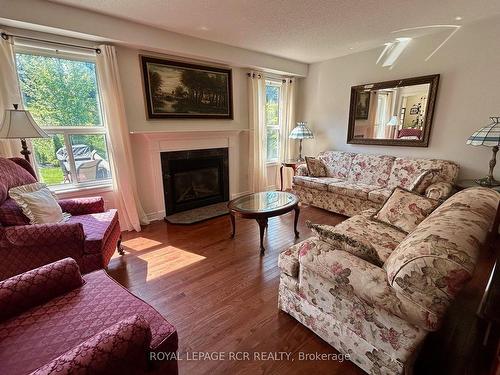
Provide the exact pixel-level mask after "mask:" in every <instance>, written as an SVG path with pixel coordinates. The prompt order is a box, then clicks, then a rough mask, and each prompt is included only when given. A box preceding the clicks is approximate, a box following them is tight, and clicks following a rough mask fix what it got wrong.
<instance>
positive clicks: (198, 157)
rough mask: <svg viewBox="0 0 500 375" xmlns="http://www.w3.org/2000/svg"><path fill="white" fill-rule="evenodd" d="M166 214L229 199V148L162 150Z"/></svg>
mask: <svg viewBox="0 0 500 375" xmlns="http://www.w3.org/2000/svg"><path fill="white" fill-rule="evenodd" d="M161 168H162V174H163V190H164V194H165V212H166V214H167V215H170V214H173V213H175V212H181V211H185V210H190V209H193V208H197V207H203V206H208V205H210V204H214V203H219V202H225V201H228V200H229V164H228V149H227V148H214V149H205V150H188V151H171V152H162V153H161Z"/></svg>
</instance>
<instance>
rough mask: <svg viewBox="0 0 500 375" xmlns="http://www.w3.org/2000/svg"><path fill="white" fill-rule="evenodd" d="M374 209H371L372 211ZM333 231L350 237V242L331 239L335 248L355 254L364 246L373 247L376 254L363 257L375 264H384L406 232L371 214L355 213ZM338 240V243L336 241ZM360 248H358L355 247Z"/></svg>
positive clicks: (344, 236)
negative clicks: (382, 221) (379, 220)
mask: <svg viewBox="0 0 500 375" xmlns="http://www.w3.org/2000/svg"><path fill="white" fill-rule="evenodd" d="M371 212H373V211H369V212H368V213H371ZM333 231H334V232H335V233H337V234H338V235H339V236H342V238H350V239H352V240H354V241H352V242H351V243H349V242H348V241H345V240H344V241H343V240H340V239H339V240H338V241H334V240H330V243H331V244H332V245H333V246H334V248H336V249H339V250H344V251H347V252H350V253H351V254H355V252H357V251H361V252H362V251H363V248H362V246H360V245H363V246H364V247H369V248H373V249H374V250H375V254H374V256H369V257H361V258H362V259H365V260H367V261H369V262H371V263H373V264H375V265H379V266H382V265H383V264H384V262H385V261H386V260H387V258H388V257H389V255H390V254H391V253H392V252H393V251H394V249H395V248H396V247H397V246H398V245H399V244H400V243H401V241H403V240H404V239H405V237H406V234H405V233H403V232H402V231H400V230H397V229H395V228H393V227H391V226H389V225H386V224H384V223H381V222H378V221H375V220H373V219H372V218H371V217H370V215H368V214H367V215H364V214H363V215H355V216H353V217H351V218H349V219H347V220H344V221H343V222H341V223H340V224H337V225H336V226H335V227H333ZM335 242H337V243H335ZM353 247H354V248H356V247H357V248H358V249H356V250H354V249H353Z"/></svg>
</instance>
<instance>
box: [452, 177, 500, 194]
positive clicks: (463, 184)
mask: <svg viewBox="0 0 500 375" xmlns="http://www.w3.org/2000/svg"><path fill="white" fill-rule="evenodd" d="M481 186H482V185H479V184H478V183H477V182H476V181H475V180H459V181H457V182H455V189H457V190H459V191H460V190H464V189H467V188H470V187H481ZM482 187H487V188H488V189H493V190H496V191H498V192H500V186H482Z"/></svg>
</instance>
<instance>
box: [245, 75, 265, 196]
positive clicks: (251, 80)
mask: <svg viewBox="0 0 500 375" xmlns="http://www.w3.org/2000/svg"><path fill="white" fill-rule="evenodd" d="M248 98H249V105H248V111H249V121H250V145H249V159H248V161H249V162H248V166H249V170H248V180H249V186H250V190H251V191H253V192H258V191H264V190H265V189H266V187H267V164H266V159H267V133H266V124H265V104H266V80H265V78H264V75H263V74H260V73H255V72H250V73H248Z"/></svg>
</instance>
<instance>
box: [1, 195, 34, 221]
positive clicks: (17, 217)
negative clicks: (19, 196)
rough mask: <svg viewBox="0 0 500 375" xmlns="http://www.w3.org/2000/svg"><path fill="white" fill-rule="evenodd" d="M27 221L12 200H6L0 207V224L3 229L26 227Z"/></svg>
mask: <svg viewBox="0 0 500 375" xmlns="http://www.w3.org/2000/svg"><path fill="white" fill-rule="evenodd" d="M29 223H30V221H29V219H28V218H27V217H26V216H25V215H24V214H23V211H22V210H21V207H19V205H18V204H17V203H16V201H14V200H13V199H10V198H8V199H7V200H6V201H5V202H3V203H2V204H1V205H0V224H1V225H3V226H4V227H10V226H14V225H28V224H29Z"/></svg>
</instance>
